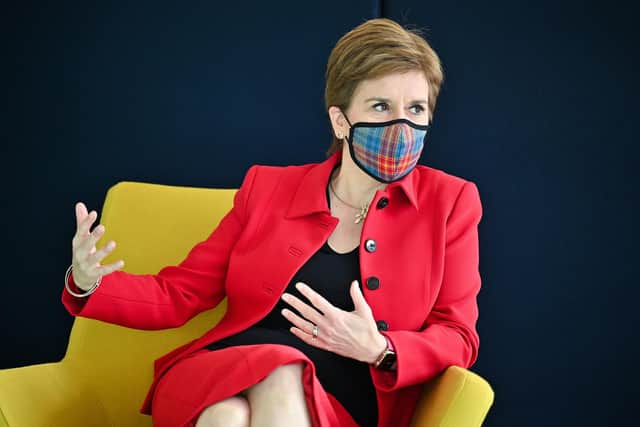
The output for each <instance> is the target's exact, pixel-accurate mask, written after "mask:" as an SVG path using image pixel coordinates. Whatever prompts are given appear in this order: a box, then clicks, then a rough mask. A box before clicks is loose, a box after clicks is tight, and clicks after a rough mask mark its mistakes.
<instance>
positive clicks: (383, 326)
mask: <svg viewBox="0 0 640 427" xmlns="http://www.w3.org/2000/svg"><path fill="white" fill-rule="evenodd" d="M376 325H378V329H379V330H381V331H386V330H388V329H389V325H387V322H385V321H384V320H378V321H377V322H376Z"/></svg>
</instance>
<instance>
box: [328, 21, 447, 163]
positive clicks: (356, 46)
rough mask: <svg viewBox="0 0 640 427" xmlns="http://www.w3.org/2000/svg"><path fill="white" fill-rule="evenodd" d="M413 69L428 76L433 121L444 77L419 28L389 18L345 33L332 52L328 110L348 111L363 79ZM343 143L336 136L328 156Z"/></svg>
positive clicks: (429, 103) (430, 114)
mask: <svg viewBox="0 0 640 427" xmlns="http://www.w3.org/2000/svg"><path fill="white" fill-rule="evenodd" d="M413 70H419V71H422V72H423V73H424V75H425V77H426V79H427V82H428V86H429V88H428V89H429V101H428V110H429V111H428V112H427V114H428V117H429V122H431V119H432V118H433V111H434V110H435V106H436V99H437V97H438V93H440V86H441V85H442V81H443V79H444V73H443V71H442V65H441V63H440V58H439V57H438V55H437V54H436V52H435V51H434V50H433V49H432V48H431V46H429V43H427V41H426V40H425V39H424V38H423V37H422V35H421V30H419V29H415V28H414V29H405V28H404V27H402V26H401V25H400V24H398V23H397V22H395V21H392V20H391V19H387V18H376V19H370V20H368V21H365V22H364V23H362V24H360V25H358V26H357V27H356V28H354V29H353V30H351V31H349V32H348V33H346V34H345V35H344V36H342V37H341V38H340V40H338V43H336V45H335V47H334V48H333V50H332V51H331V54H330V55H329V61H328V62H327V70H326V73H325V79H326V86H325V89H324V101H325V110H328V109H329V107H331V106H337V107H340V109H342V111H346V110H347V109H348V108H349V105H350V103H351V98H352V97H353V93H354V92H355V89H356V87H357V86H358V84H359V83H360V82H361V81H362V80H367V79H376V78H379V77H384V76H386V75H388V74H392V73H397V72H399V73H403V72H407V71H413ZM341 146H342V140H340V139H338V138H336V136H335V135H333V142H332V144H331V146H330V147H329V150H328V151H327V157H329V156H331V155H332V154H333V153H335V152H336V151H337V150H338V149H339V148H340V147H341Z"/></svg>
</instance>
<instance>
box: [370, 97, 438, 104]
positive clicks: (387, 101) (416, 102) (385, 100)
mask: <svg viewBox="0 0 640 427" xmlns="http://www.w3.org/2000/svg"><path fill="white" fill-rule="evenodd" d="M369 101H379V102H386V103H389V104H390V103H391V100H390V99H387V98H379V97H373V98H369V99H365V100H364V102H369ZM411 103H412V104H426V103H427V100H426V99H414V100H413V101H411Z"/></svg>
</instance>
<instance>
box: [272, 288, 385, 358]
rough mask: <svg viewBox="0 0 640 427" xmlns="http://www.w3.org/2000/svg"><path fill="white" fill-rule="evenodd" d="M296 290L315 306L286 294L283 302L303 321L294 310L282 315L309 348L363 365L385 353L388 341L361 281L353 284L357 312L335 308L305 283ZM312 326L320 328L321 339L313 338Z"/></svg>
mask: <svg viewBox="0 0 640 427" xmlns="http://www.w3.org/2000/svg"><path fill="white" fill-rule="evenodd" d="M296 288H297V289H298V291H300V293H301V294H302V295H304V296H305V297H306V298H307V299H308V300H309V301H310V302H311V303H312V304H313V307H311V306H310V305H308V304H306V303H304V302H302V301H301V300H300V299H299V298H297V297H296V296H294V295H291V294H288V293H284V294H283V295H282V299H283V301H285V302H286V303H288V304H289V305H291V306H293V307H294V308H295V309H296V310H297V311H298V312H299V313H300V314H302V316H304V318H302V317H300V316H299V315H298V314H296V313H294V312H293V311H291V310H288V309H286V308H285V309H284V310H282V315H283V316H284V317H285V318H286V319H287V320H289V321H290V322H291V323H293V324H294V325H295V326H292V327H291V328H290V331H291V332H292V333H293V334H294V335H296V336H297V337H298V338H300V339H301V340H303V341H304V342H306V343H307V344H309V345H312V346H314V347H318V348H321V349H323V350H327V351H331V352H333V353H336V354H339V355H341V356H344V357H349V358H351V359H356V360H359V361H361V362H366V363H374V362H375V360H376V359H377V357H378V356H379V355H380V354H381V353H382V352H383V351H384V349H385V348H386V346H387V341H386V339H385V338H384V336H383V335H382V334H381V333H380V332H379V331H378V327H377V326H376V321H375V319H374V318H373V313H372V311H371V307H369V304H367V301H366V300H365V299H364V295H362V292H361V291H360V287H359V286H358V281H357V280H354V281H353V282H352V283H351V288H350V294H351V299H352V300H353V305H354V307H355V310H354V311H351V312H349V311H344V310H342V309H339V308H337V307H335V306H334V305H332V304H331V303H330V302H329V301H327V300H326V299H325V298H324V297H322V295H320V294H319V293H317V292H315V291H314V290H313V289H311V288H310V287H309V286H307V285H305V284H304V283H302V282H299V283H297V284H296ZM313 325H317V326H318V338H314V337H313Z"/></svg>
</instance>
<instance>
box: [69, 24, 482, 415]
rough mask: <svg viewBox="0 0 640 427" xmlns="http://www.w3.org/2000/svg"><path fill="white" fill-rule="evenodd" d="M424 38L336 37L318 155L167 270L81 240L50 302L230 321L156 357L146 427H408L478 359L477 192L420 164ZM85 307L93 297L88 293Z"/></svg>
mask: <svg viewBox="0 0 640 427" xmlns="http://www.w3.org/2000/svg"><path fill="white" fill-rule="evenodd" d="M442 78H443V77H442V71H441V66H440V61H439V59H438V56H437V55H436V54H435V52H434V51H433V50H432V49H431V48H430V47H429V45H428V44H427V43H426V41H425V40H424V39H423V38H422V37H421V36H419V35H418V34H417V33H416V32H413V31H407V30H405V29H404V28H402V27H401V26H400V25H398V24H397V23H395V22H393V21H391V20H388V19H373V20H370V21H367V22H365V23H363V24H361V25H359V26H358V27H356V28H355V29H353V30H352V31H350V32H349V33H347V34H346V35H344V36H343V37H342V38H341V39H340V40H339V41H338V43H337V45H336V46H335V48H334V49H333V51H332V52H331V56H330V58H329V62H328V66H327V72H326V80H327V81H326V90H325V102H326V107H327V111H328V114H329V118H330V120H331V126H332V128H333V132H334V138H333V143H332V145H331V147H330V149H329V151H328V158H327V159H326V160H325V161H323V162H320V163H310V164H305V165H298V166H288V167H273V166H258V165H254V166H252V167H251V168H250V169H249V171H248V172H247V174H246V176H245V178H244V180H243V182H242V185H241V186H240V189H239V190H238V192H237V193H236V195H235V198H234V205H233V208H232V209H231V210H230V211H229V213H228V214H227V215H226V216H225V217H224V218H223V219H222V221H221V222H220V224H219V225H218V227H217V228H216V229H215V230H214V231H213V233H212V234H211V235H210V236H209V237H208V238H207V239H206V240H205V241H203V242H200V243H198V244H197V245H196V246H194V247H193V248H192V250H191V251H190V252H189V254H188V256H187V257H186V258H185V259H184V260H183V261H182V262H181V263H180V264H179V265H177V266H168V267H165V268H163V269H162V270H161V271H160V272H159V273H158V274H155V275H153V274H147V275H134V274H129V273H125V272H122V271H117V270H119V269H120V268H122V266H123V265H124V263H123V261H118V262H116V263H113V264H110V265H104V266H101V265H100V264H99V261H100V260H101V259H102V258H104V257H105V256H106V255H107V254H108V253H110V252H111V251H112V250H113V248H114V247H115V242H113V241H112V242H109V243H108V244H107V245H105V246H104V247H103V248H101V249H100V250H96V248H95V245H96V243H97V241H98V240H99V239H100V236H101V235H102V233H103V232H104V227H103V226H101V225H98V226H97V227H95V229H94V230H93V231H92V232H89V229H90V227H91V225H92V223H93V221H94V220H95V219H96V217H97V213H96V212H95V211H92V212H91V213H90V214H87V210H86V208H85V207H84V205H83V204H82V203H78V204H77V205H76V216H77V223H78V229H77V232H76V235H75V236H74V238H73V262H72V266H71V267H70V269H69V270H68V271H67V276H66V277H65V290H64V291H63V295H62V301H63V303H64V305H65V307H66V308H67V309H68V310H69V312H70V313H71V314H73V315H78V316H85V317H91V318H96V319H100V320H103V321H108V322H112V323H116V324H120V325H125V326H128V327H133V328H140V329H161V328H169V327H175V326H179V325H181V324H183V323H184V322H186V321H187V320H189V319H190V318H191V317H193V316H195V315H196V314H197V313H199V312H201V311H203V310H206V309H209V308H212V307H214V306H216V305H217V304H218V303H219V302H220V301H221V300H222V299H223V298H224V297H225V296H226V297H227V302H228V306H227V312H226V314H225V316H224V318H223V319H222V320H221V321H220V323H218V324H217V325H216V326H215V327H213V328H212V329H211V330H210V331H209V332H207V333H206V334H205V335H203V336H202V337H201V338H199V339H197V340H194V341H192V342H190V343H187V344H185V345H184V346H182V347H180V348H178V349H176V350H174V351H172V352H171V353H169V354H167V355H165V356H163V357H162V358H160V359H158V360H156V363H155V378H154V382H153V384H152V386H151V388H150V390H149V393H148V395H147V398H146V400H145V402H144V403H143V406H142V408H141V412H143V413H145V414H151V415H152V417H153V421H154V424H155V425H157V426H193V425H195V426H196V427H202V426H218V425H224V426H248V425H249V424H250V423H251V425H254V426H255V425H257V426H275V425H278V426H309V425H311V426H323V427H325V426H357V425H361V426H379V427H383V426H406V425H409V422H410V420H411V417H412V414H413V410H414V408H415V405H416V403H417V400H418V398H419V396H420V393H421V390H422V387H421V385H422V384H423V383H424V382H425V381H428V380H430V379H431V378H433V377H434V376H436V375H437V374H439V373H440V372H441V371H442V370H444V369H445V368H447V367H448V366H450V365H459V366H463V367H467V368H468V367H470V366H471V365H472V364H473V363H474V362H475V360H476V358H477V354H478V346H479V340H478V334H477V332H476V329H475V323H476V320H477V317H478V309H477V302H476V296H477V294H478V292H479V289H480V275H479V271H478V263H479V253H478V235H477V226H478V223H479V221H480V218H481V215H482V208H481V203H480V198H479V194H478V189H477V187H476V185H475V184H474V183H473V182H471V181H467V180H464V179H462V178H459V177H456V176H453V175H450V174H447V173H445V172H443V171H440V170H437V169H434V168H430V167H427V166H422V165H417V161H418V159H419V157H420V154H421V152H422V149H423V145H424V142H425V139H426V134H427V130H428V127H429V124H430V122H431V118H432V116H433V111H434V108H435V102H436V98H437V95H438V92H439V88H440V84H441V82H442ZM89 295H91V296H89Z"/></svg>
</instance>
